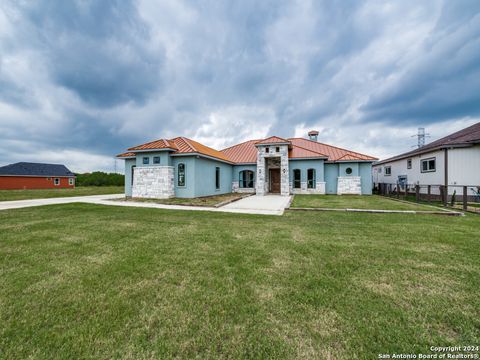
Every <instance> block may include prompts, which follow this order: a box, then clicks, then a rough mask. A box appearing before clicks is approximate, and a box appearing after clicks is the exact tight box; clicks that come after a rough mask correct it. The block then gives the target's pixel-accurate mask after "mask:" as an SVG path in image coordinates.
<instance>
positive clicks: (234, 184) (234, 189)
mask: <svg viewBox="0 0 480 360" xmlns="http://www.w3.org/2000/svg"><path fill="white" fill-rule="evenodd" d="M255 186H256V185H255V183H254V185H253V188H241V187H240V185H239V182H238V181H232V192H234V193H247V194H250V193H255Z"/></svg>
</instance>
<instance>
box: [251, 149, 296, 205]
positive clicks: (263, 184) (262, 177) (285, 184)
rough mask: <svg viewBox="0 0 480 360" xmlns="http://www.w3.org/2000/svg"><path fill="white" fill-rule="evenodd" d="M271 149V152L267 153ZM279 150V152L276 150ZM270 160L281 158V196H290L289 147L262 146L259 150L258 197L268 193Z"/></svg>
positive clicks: (256, 187)
mask: <svg viewBox="0 0 480 360" xmlns="http://www.w3.org/2000/svg"><path fill="white" fill-rule="evenodd" d="M267 147H268V148H269V149H270V150H269V152H268V153H267V152H266V151H265V149H266V148H267ZM277 147H278V148H279V150H280V151H279V152H276V151H275V149H276V148H277ZM268 158H280V194H281V195H284V196H287V195H290V182H289V175H288V174H289V171H288V145H275V144H272V145H271V146H270V145H260V146H258V149H257V182H256V186H255V189H256V192H257V195H265V194H266V193H267V192H268V176H267V171H268V167H267V164H266V159H268Z"/></svg>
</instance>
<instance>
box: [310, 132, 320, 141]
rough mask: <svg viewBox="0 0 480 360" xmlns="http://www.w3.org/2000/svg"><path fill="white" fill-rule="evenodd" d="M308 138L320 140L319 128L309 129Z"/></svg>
mask: <svg viewBox="0 0 480 360" xmlns="http://www.w3.org/2000/svg"><path fill="white" fill-rule="evenodd" d="M308 138H309V139H310V140H312V141H318V131H317V130H312V131H309V132H308Z"/></svg>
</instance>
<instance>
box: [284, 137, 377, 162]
mask: <svg viewBox="0 0 480 360" xmlns="http://www.w3.org/2000/svg"><path fill="white" fill-rule="evenodd" d="M289 139H301V140H305V141H309V142H311V143H314V144H320V145H325V146H330V147H332V148H335V149H339V150H343V151H347V152H350V153H354V154H358V155H361V156H366V157H369V158H373V156H370V155H367V154H362V153H359V152H356V151H353V150H348V149H345V148H341V147H338V146H335V145H330V144H326V143H322V142H320V141H313V140H310V139H305V138H299V137H294V138H289Z"/></svg>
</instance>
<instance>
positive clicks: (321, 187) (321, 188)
mask: <svg viewBox="0 0 480 360" xmlns="http://www.w3.org/2000/svg"><path fill="white" fill-rule="evenodd" d="M300 186H301V188H300V189H294V188H293V183H290V193H292V194H322V195H324V194H325V181H317V183H316V188H315V189H308V188H307V182H306V181H304V182H303V181H302V182H301V183H300Z"/></svg>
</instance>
